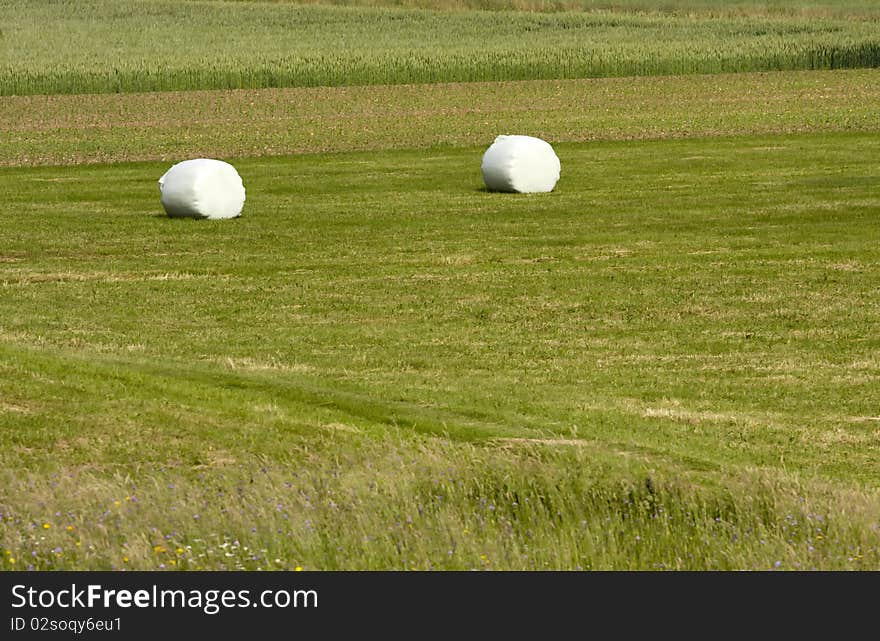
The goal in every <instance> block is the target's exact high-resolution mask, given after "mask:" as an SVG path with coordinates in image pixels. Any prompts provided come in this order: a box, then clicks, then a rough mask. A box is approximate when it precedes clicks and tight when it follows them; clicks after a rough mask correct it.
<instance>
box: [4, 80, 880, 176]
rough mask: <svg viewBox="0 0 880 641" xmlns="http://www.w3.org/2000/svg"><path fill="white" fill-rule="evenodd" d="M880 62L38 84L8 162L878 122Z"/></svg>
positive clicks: (10, 112)
mask: <svg viewBox="0 0 880 641" xmlns="http://www.w3.org/2000/svg"><path fill="white" fill-rule="evenodd" d="M878 112H880V72H878V71H876V70H854V71H836V72H780V73H766V74H764V73H761V74H727V75H712V76H697V75H694V76H679V77H657V78H628V79H617V78H612V79H589V80H563V81H524V82H512V83H464V84H438V85H398V86H382V87H339V88H314V89H307V88H303V89H283V90H258V91H211V92H179V93H152V94H134V95H126V94H120V95H116V94H114V95H88V96H26V97H15V98H6V99H4V100H3V101H0V165H7V166H9V165H47V164H48V165H58V164H76V163H100V162H124V161H130V160H166V161H171V160H175V161H176V160H182V159H184V158H189V157H193V156H199V155H202V156H209V157H221V158H230V157H241V156H270V155H284V154H290V153H312V152H338V151H354V150H369V149H403V148H425V147H436V146H455V147H461V146H471V145H487V146H488V144H489V143H490V142H491V140H492V138H493V137H494V136H495V135H497V134H500V133H525V134H530V135H536V136H541V137H543V138H545V139H547V140H549V141H551V142H553V143H556V142H565V141H591V140H631V139H656V138H680V137H699V136H725V135H737V134H769V133H797V132H819V131H876V130H877V128H878V118H877V114H878Z"/></svg>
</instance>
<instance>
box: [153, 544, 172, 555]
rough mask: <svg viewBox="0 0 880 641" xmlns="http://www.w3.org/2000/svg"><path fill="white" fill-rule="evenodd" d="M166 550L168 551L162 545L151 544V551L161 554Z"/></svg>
mask: <svg viewBox="0 0 880 641" xmlns="http://www.w3.org/2000/svg"><path fill="white" fill-rule="evenodd" d="M167 551H168V550H166V549H165V548H164V547H162V546H161V545H156V546H153V552H155V553H156V554H162V553H163V552H167Z"/></svg>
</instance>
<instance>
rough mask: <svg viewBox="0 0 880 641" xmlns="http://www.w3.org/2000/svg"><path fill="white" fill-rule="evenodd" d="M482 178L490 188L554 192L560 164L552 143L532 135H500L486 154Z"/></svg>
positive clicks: (492, 189) (494, 189)
mask: <svg viewBox="0 0 880 641" xmlns="http://www.w3.org/2000/svg"><path fill="white" fill-rule="evenodd" d="M482 170H483V181H484V182H485V183H486V188H487V189H489V190H490V191H513V192H518V193H521V194H530V193H544V192H548V191H553V188H554V187H555V186H556V183H557V181H558V180H559V171H560V164H559V158H558V157H557V156H556V152H554V151H553V147H551V146H550V144H549V143H547V142H545V141H543V140H541V139H540V138H533V137H532V136H498V137H497V138H496V139H495V142H493V143H492V145H491V146H490V147H489V148H488V149H487V150H486V153H484V154H483V164H482Z"/></svg>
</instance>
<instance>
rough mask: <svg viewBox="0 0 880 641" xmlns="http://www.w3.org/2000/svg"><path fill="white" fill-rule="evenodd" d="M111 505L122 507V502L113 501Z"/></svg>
mask: <svg viewBox="0 0 880 641" xmlns="http://www.w3.org/2000/svg"><path fill="white" fill-rule="evenodd" d="M113 505H114V506H116V507H119V506H120V505H122V501H113Z"/></svg>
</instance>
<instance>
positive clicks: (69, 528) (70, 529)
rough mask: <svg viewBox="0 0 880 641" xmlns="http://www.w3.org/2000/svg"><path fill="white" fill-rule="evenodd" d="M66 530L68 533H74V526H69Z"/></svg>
mask: <svg viewBox="0 0 880 641" xmlns="http://www.w3.org/2000/svg"><path fill="white" fill-rule="evenodd" d="M64 529H65V530H67V531H68V532H73V526H72V525H68V526H67V527H66V528H64Z"/></svg>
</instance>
